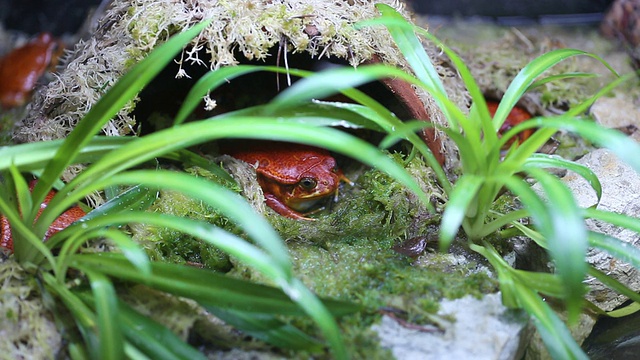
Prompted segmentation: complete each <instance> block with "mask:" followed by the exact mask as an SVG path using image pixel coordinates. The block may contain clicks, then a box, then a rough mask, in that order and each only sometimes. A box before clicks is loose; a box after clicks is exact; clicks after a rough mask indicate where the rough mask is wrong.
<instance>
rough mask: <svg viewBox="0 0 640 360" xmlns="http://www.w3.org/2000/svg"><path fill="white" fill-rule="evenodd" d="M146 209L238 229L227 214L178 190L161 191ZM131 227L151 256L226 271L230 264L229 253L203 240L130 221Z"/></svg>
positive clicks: (201, 171) (195, 171) (201, 172)
mask: <svg viewBox="0 0 640 360" xmlns="http://www.w3.org/2000/svg"><path fill="white" fill-rule="evenodd" d="M188 171H189V172H190V173H192V174H194V175H198V176H206V177H208V178H209V179H212V180H213V179H216V177H215V175H214V174H212V173H210V172H208V171H206V170H204V169H200V168H191V169H189V170H188ZM149 211H155V212H161V213H165V214H172V215H176V216H179V217H187V218H191V219H196V220H202V221H206V222H209V223H211V224H214V225H216V226H218V227H221V228H225V229H227V230H229V231H232V232H235V233H240V231H239V230H238V229H237V228H236V227H235V225H233V224H232V223H231V222H230V221H229V220H228V219H227V218H226V217H223V216H220V215H219V214H218V213H217V212H216V211H215V210H214V209H212V208H210V207H209V206H207V205H205V204H204V203H202V202H200V201H196V200H193V199H191V198H189V197H187V196H184V195H182V194H180V193H177V192H172V191H161V193H160V196H159V198H158V200H157V201H156V202H155V203H154V204H153V205H152V206H151V208H150V209H149ZM131 228H132V231H133V234H134V238H135V239H136V240H137V241H139V242H140V243H142V244H143V245H144V247H145V249H146V250H147V252H148V253H149V255H150V256H151V258H152V259H154V260H161V261H167V262H172V263H179V264H180V263H195V264H201V265H202V266H204V267H206V268H210V269H214V270H218V271H228V270H229V269H230V268H231V262H230V261H229V256H228V255H227V254H226V253H225V252H223V251H221V250H220V249H218V248H217V247H215V246H213V245H210V244H208V243H206V242H204V241H201V240H199V239H195V238H193V237H191V236H188V235H185V234H183V233H181V232H178V231H174V230H171V229H166V228H159V227H154V226H146V225H132V226H131Z"/></svg>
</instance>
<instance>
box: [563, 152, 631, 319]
mask: <svg viewBox="0 0 640 360" xmlns="http://www.w3.org/2000/svg"><path fill="white" fill-rule="evenodd" d="M578 163H580V164H583V165H586V166H588V167H589V168H590V169H591V170H592V171H593V172H594V173H595V174H596V175H597V176H598V178H599V179H600V182H601V184H602V200H601V202H600V204H599V206H598V209H600V210H606V211H611V212H615V213H623V214H626V215H629V216H633V217H636V218H637V217H640V193H639V192H638V189H640V175H639V174H638V173H636V172H635V171H634V170H633V169H632V168H631V167H629V166H627V165H626V164H624V163H623V162H621V161H620V160H619V159H618V158H617V157H616V156H615V155H614V154H613V153H611V152H610V151H609V150H607V149H598V150H595V151H593V152H591V153H589V154H587V155H585V156H584V157H583V158H582V159H580V160H578ZM562 180H563V181H564V182H565V184H566V185H567V186H569V188H570V189H571V190H572V191H573V193H574V196H575V198H576V201H577V203H578V205H579V206H581V207H589V206H592V205H594V204H595V203H596V195H595V193H594V191H593V190H592V189H591V187H590V186H589V184H588V183H587V181H586V180H584V179H583V178H582V177H580V176H578V175H576V174H574V173H569V174H568V175H567V176H565V177H564V178H563V179H562ZM587 227H588V229H589V230H592V231H597V232H600V233H604V234H608V235H611V236H614V237H616V238H618V239H621V240H623V241H625V242H627V243H628V244H631V245H633V246H636V247H637V246H640V235H639V234H637V233H634V232H633V231H630V230H627V229H621V228H619V227H616V226H613V225H611V224H608V223H604V222H601V221H594V220H588V221H587ZM587 261H588V262H589V263H590V264H591V265H593V266H595V267H596V268H597V269H598V270H600V271H602V272H605V273H607V274H609V275H610V276H611V277H613V278H615V279H617V280H618V281H620V282H622V283H623V284H625V285H626V286H628V287H629V288H631V289H632V290H634V291H638V290H640V272H639V271H638V269H636V268H634V267H633V266H631V265H630V264H628V263H624V262H622V261H616V259H614V258H613V257H612V256H611V255H609V254H607V253H605V252H603V251H601V250H597V249H589V251H588V252H587ZM588 284H589V285H590V286H591V291H590V292H589V294H588V296H587V299H588V300H589V301H592V302H593V303H594V304H596V305H597V306H599V307H600V308H602V309H604V310H607V311H609V310H613V309H614V308H616V307H617V306H619V305H621V304H622V303H623V302H624V301H625V300H626V297H624V296H622V295H619V294H618V293H616V292H614V291H613V290H611V289H609V288H607V287H606V286H604V285H603V284H602V283H600V282H599V281H596V280H595V279H593V278H591V279H588Z"/></svg>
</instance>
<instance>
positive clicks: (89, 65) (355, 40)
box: [14, 0, 466, 142]
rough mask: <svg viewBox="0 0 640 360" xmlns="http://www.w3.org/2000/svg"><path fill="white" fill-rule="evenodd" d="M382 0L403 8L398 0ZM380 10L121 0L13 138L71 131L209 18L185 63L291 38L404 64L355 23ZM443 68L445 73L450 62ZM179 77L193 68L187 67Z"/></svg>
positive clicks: (247, 52) (127, 128) (320, 48)
mask: <svg viewBox="0 0 640 360" xmlns="http://www.w3.org/2000/svg"><path fill="white" fill-rule="evenodd" d="M380 2H383V3H388V4H389V5H391V6H393V7H395V8H396V9H398V10H399V11H401V12H403V13H405V11H404V9H403V5H402V4H401V3H400V2H398V1H395V0H383V1H380ZM405 14H406V13H405ZM378 15H379V13H378V11H377V9H376V8H375V6H374V2H371V1H364V0H349V1H347V0H344V1H341V0H335V1H324V0H314V1H308V0H279V1H278V0H262V1H253V0H226V1H196V0H183V1H174V0H160V1H158V0H153V1H152V0H115V1H114V2H113V3H112V5H111V8H110V9H109V10H108V11H107V12H106V14H105V16H104V17H103V18H102V19H101V20H100V24H99V27H98V30H97V31H96V33H95V34H94V35H93V36H92V37H91V38H90V39H88V40H86V41H82V42H80V43H79V44H77V45H76V46H75V49H74V50H73V51H71V52H70V53H69V54H68V55H67V57H66V59H65V61H64V63H65V64H66V65H65V67H64V69H63V70H62V71H61V72H60V74H59V75H58V77H57V78H56V80H54V81H52V82H51V83H50V84H48V85H47V86H46V87H44V88H41V89H39V90H38V91H37V94H36V96H35V98H34V102H33V104H32V106H31V110H30V112H29V114H28V116H27V117H26V118H25V119H24V120H23V121H22V122H21V123H20V125H19V126H18V127H16V129H15V131H14V137H15V139H16V140H17V141H19V142H34V141H40V140H50V139H56V138H62V137H64V136H66V134H68V133H69V132H70V131H71V130H72V129H73V128H74V126H75V125H76V123H77V122H78V121H79V120H80V119H81V118H82V116H83V115H85V114H86V113H87V111H88V110H89V108H90V107H91V106H92V105H93V104H94V103H96V102H97V101H98V99H99V98H100V97H101V96H102V95H103V94H104V93H105V92H106V91H107V90H108V89H109V88H110V87H111V86H112V85H113V84H114V83H115V82H116V81H117V79H118V78H119V77H121V76H122V75H123V74H124V73H125V72H126V71H127V70H128V69H129V68H130V67H131V66H133V65H134V64H135V63H136V62H138V61H140V60H141V59H143V58H144V57H145V56H146V54H148V53H149V52H150V51H151V50H153V48H155V47H156V46H158V45H159V44H161V43H164V42H165V41H166V40H167V39H168V38H169V37H170V36H171V35H173V34H175V33H178V32H180V31H183V30H184V29H186V28H189V27H190V26H193V25H194V24H196V23H198V22H200V21H202V20H204V19H209V20H211V24H210V25H209V27H207V29H205V30H204V31H203V32H202V33H201V34H200V35H199V36H198V37H197V38H196V39H194V40H193V42H192V46H191V47H189V48H187V49H186V50H185V51H184V52H183V53H182V54H181V56H180V63H185V62H186V63H190V64H191V63H194V64H200V65H202V66H207V67H209V68H211V69H216V68H219V67H222V66H232V65H236V64H238V63H239V62H240V61H241V59H238V58H237V57H236V56H237V55H238V54H242V55H243V56H244V58H246V59H248V60H254V59H258V60H260V59H266V58H267V56H269V51H270V49H273V48H274V47H276V46H279V45H280V44H285V45H286V51H287V53H307V54H309V56H310V57H313V58H322V57H337V58H341V59H345V60H347V61H348V62H349V63H350V64H351V65H353V66H357V65H359V64H362V63H363V62H365V61H367V60H370V59H371V58H372V57H373V56H374V55H376V56H377V57H378V58H380V59H381V60H382V61H383V62H385V63H388V64H391V65H395V66H400V67H403V68H406V67H407V65H406V62H405V61H404V59H403V58H402V56H401V55H400V54H399V52H398V50H397V48H396V47H395V45H394V43H393V39H392V38H391V36H390V35H389V34H388V32H387V31H386V30H385V29H384V28H382V27H364V28H362V29H358V30H356V29H355V28H354V27H353V25H354V24H355V23H356V22H358V21H361V20H365V19H370V18H374V17H377V16H378ZM202 49H205V50H206V52H207V53H208V55H210V59H206V61H207V62H208V63H205V60H204V59H201V58H200V56H202V52H200V50H202ZM434 53H435V52H434ZM439 64H440V62H439V61H436V65H437V66H439ZM441 70H442V71H443V72H445V69H444V68H441ZM443 75H446V74H444V73H443ZM176 76H177V77H180V76H189V74H187V73H186V71H185V70H184V69H183V68H181V69H180V70H179V72H178V74H176ZM448 83H451V84H452V86H450V88H452V89H453V90H452V91H451V93H452V96H453V98H454V99H459V100H460V103H464V102H465V100H466V98H465V96H464V95H460V94H458V93H459V92H460V89H459V88H458V87H456V85H455V82H448ZM418 95H419V96H420V98H421V99H422V101H423V102H424V104H425V106H426V108H427V111H428V113H429V114H430V116H431V121H433V122H436V123H441V124H442V123H444V119H443V118H442V115H441V112H440V111H439V109H437V107H436V106H435V104H434V103H433V101H432V99H431V97H430V95H428V94H426V93H424V92H421V91H419V92H418ZM134 108H135V104H134V103H130V104H128V105H127V106H126V107H125V108H123V109H122V110H121V111H120V112H119V113H118V114H117V116H116V117H115V118H114V119H113V120H111V121H110V122H109V123H108V124H107V125H106V126H105V127H104V128H103V132H104V133H105V134H107V135H126V134H130V133H132V132H133V130H134V127H135V119H134V118H133V116H132V115H131V113H132V111H133V109H134Z"/></svg>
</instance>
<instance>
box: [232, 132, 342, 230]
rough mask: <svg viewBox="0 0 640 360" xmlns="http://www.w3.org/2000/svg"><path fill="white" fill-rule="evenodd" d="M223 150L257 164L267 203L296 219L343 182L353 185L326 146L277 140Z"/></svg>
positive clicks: (302, 216) (257, 171) (334, 190)
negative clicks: (321, 147)
mask: <svg viewBox="0 0 640 360" xmlns="http://www.w3.org/2000/svg"><path fill="white" fill-rule="evenodd" d="M222 152H223V153H225V154H229V155H231V156H233V157H234V158H236V159H239V160H242V161H244V162H246V163H248V164H250V165H252V166H254V167H255V169H256V173H257V175H258V183H259V184H260V187H261V188H262V191H263V193H264V197H265V199H266V203H267V206H269V207H270V208H272V209H273V210H275V212H277V213H278V214H280V215H282V216H285V217H288V218H291V219H296V220H314V219H311V218H308V217H306V216H305V215H304V212H305V211H308V210H309V209H310V208H311V207H312V206H314V205H315V204H316V203H317V202H318V201H319V200H321V199H323V198H326V197H327V196H329V195H332V194H335V195H336V196H337V194H338V187H339V186H340V181H344V182H347V183H349V184H352V182H351V181H350V180H349V179H347V178H346V177H345V176H344V175H343V174H342V171H340V169H338V166H337V164H336V160H335V159H334V158H333V157H332V156H331V155H330V154H329V152H328V151H326V150H324V149H319V148H316V147H312V146H307V145H301V144H293V143H284V142H276V141H254V142H252V143H250V144H249V145H244V146H242V147H239V146H229V148H228V149H227V148H225V147H223V151H222Z"/></svg>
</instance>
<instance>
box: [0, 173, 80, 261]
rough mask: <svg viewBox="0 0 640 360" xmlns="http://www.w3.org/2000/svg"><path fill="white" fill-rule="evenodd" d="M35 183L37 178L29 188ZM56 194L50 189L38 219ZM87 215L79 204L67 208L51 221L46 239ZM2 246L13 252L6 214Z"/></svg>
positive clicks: (1, 220)
mask: <svg viewBox="0 0 640 360" xmlns="http://www.w3.org/2000/svg"><path fill="white" fill-rule="evenodd" d="M35 185H36V181H35V180H34V181H32V182H31V183H29V190H32V191H33V188H34V186H35ZM55 195H56V192H55V190H51V191H49V193H48V194H47V196H46V197H45V199H44V201H43V202H42V204H40V210H39V211H38V215H37V216H36V219H37V218H38V217H39V216H40V214H41V213H42V211H43V210H44V208H46V207H47V204H48V203H49V201H51V199H53V197H54V196H55ZM85 215H86V213H85V212H84V210H82V209H81V208H80V207H78V206H73V207H71V208H69V209H67V211H65V212H63V213H62V215H60V216H59V217H58V218H57V219H55V220H54V221H53V223H51V225H50V226H49V229H48V230H47V233H46V234H45V235H44V239H45V240H47V239H48V238H50V237H51V236H53V234H55V233H57V232H58V231H60V230H62V229H64V228H66V227H67V226H69V225H71V224H72V223H73V222H74V221H76V220H79V219H80V218H82V217H83V216H85ZM0 248H4V249H6V250H7V251H9V252H13V236H12V235H11V226H10V224H9V220H7V218H6V217H5V216H4V215H0Z"/></svg>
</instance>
